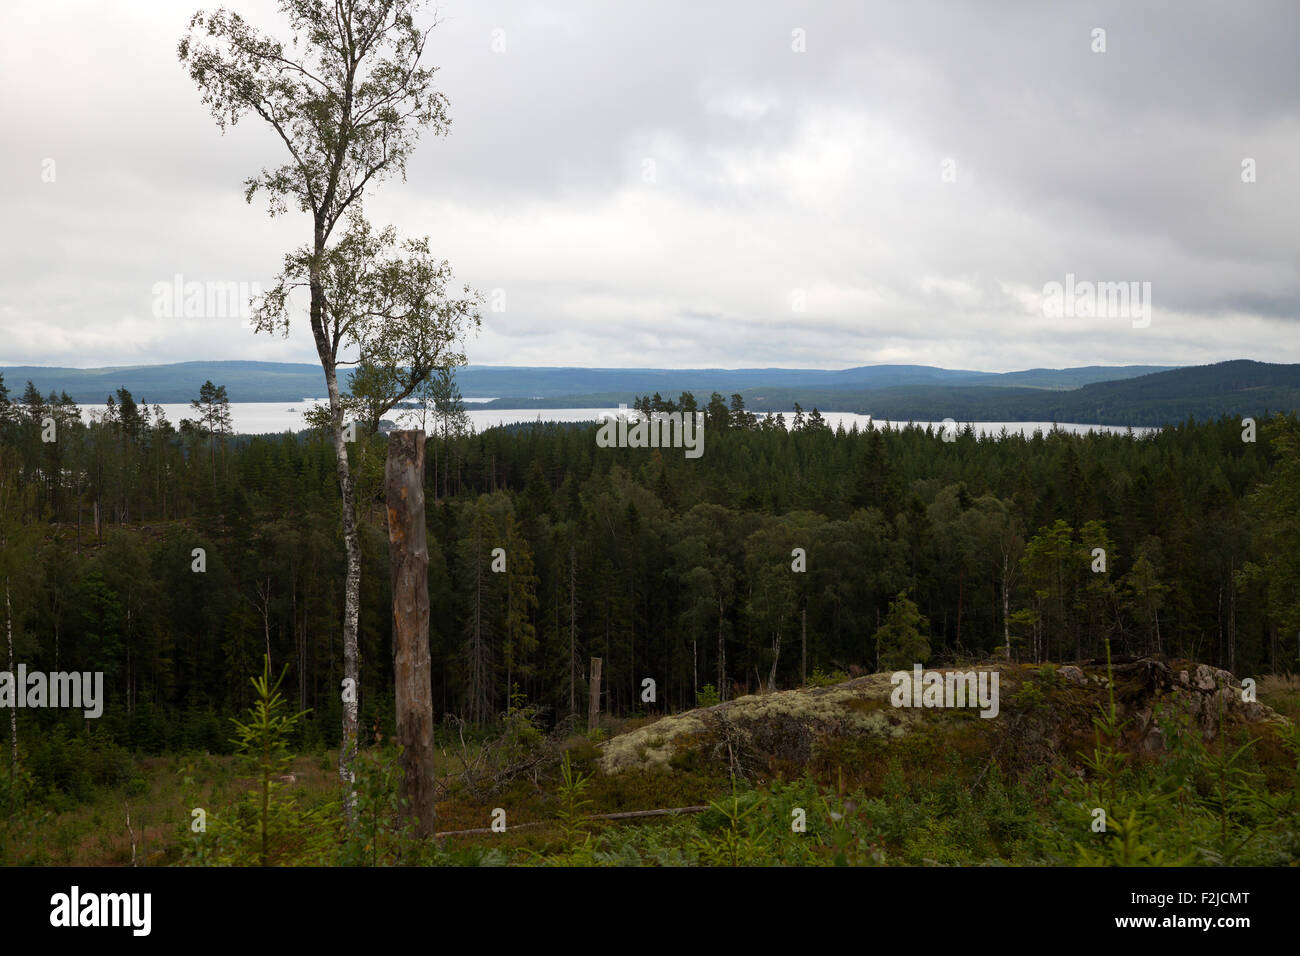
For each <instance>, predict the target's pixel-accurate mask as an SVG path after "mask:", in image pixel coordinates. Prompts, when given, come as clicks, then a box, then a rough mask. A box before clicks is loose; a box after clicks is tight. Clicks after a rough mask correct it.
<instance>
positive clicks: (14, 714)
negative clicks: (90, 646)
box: [5, 576, 26, 784]
mask: <svg viewBox="0 0 1300 956" xmlns="http://www.w3.org/2000/svg"><path fill="white" fill-rule="evenodd" d="M5 626H6V629H7V630H8V632H9V673H10V674H12V675H13V679H14V680H17V679H18V671H17V669H16V668H15V666H14V608H13V605H12V604H10V603H9V578H8V576H6V577H5ZM25 690H26V688H22V687H20V688H18V693H20V694H21V693H24V692H25ZM9 750H10V767H11V774H12V776H11V777H10V781H11V782H12V783H15V784H16V783H17V782H18V707H17V702H16V701H15V705H14V706H13V707H10V708H9Z"/></svg>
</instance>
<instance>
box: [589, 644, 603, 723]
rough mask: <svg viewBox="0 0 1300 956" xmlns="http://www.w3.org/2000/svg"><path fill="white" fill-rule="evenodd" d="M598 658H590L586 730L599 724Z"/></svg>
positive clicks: (599, 662)
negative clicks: (589, 686) (589, 691)
mask: <svg viewBox="0 0 1300 956" xmlns="http://www.w3.org/2000/svg"><path fill="white" fill-rule="evenodd" d="M600 664H601V661H600V658H599V657H593V658H592V659H591V693H590V697H589V700H588V702H587V732H588V733H590V732H591V731H593V730H595V729H596V728H597V727H598V726H600Z"/></svg>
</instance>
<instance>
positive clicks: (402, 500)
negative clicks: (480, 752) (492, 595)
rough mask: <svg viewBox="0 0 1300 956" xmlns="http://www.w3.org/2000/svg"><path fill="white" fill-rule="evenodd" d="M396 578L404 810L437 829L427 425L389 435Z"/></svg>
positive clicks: (424, 833) (421, 825) (426, 829)
mask: <svg viewBox="0 0 1300 956" xmlns="http://www.w3.org/2000/svg"><path fill="white" fill-rule="evenodd" d="M385 494H386V497H387V501H388V556H389V562H390V564H391V566H392V582H393V670H394V676H395V678H396V692H397V742H398V744H399V745H400V746H401V748H402V756H401V761H402V782H401V788H400V791H399V792H400V794H401V797H402V799H403V810H402V812H403V814H404V815H405V816H406V818H407V819H411V818H414V820H415V823H416V833H417V834H418V835H419V836H421V837H428V836H432V835H433V833H434V829H435V827H434V824H435V822H436V819H435V811H434V771H433V699H432V696H431V695H432V683H431V681H430V665H429V549H428V545H427V543H426V540H425V528H424V432H422V431H394V432H391V433H389V436H388V463H387V468H386V471H385Z"/></svg>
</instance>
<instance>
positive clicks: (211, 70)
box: [177, 0, 476, 820]
mask: <svg viewBox="0 0 1300 956" xmlns="http://www.w3.org/2000/svg"><path fill="white" fill-rule="evenodd" d="M278 6H279V11H280V14H281V16H282V18H283V19H284V20H285V21H286V22H287V24H288V27H289V30H290V32H291V34H292V39H291V41H290V43H289V45H288V46H286V45H285V44H284V43H283V42H282V41H281V40H279V39H277V38H276V37H274V36H271V35H269V34H267V33H265V32H263V31H262V30H260V29H258V28H257V27H255V26H253V25H252V24H250V23H249V22H247V21H246V20H244V19H243V18H242V17H241V16H240V15H239V14H238V13H234V12H232V11H229V10H226V9H224V8H223V9H218V10H216V11H214V12H210V13H209V12H203V11H200V12H198V13H196V14H195V15H194V17H193V18H192V19H191V21H190V27H189V30H188V32H187V33H186V35H185V36H184V37H182V39H181V40H180V43H179V46H178V49H177V53H178V56H179V58H180V61H181V63H182V64H183V65H184V66H185V67H186V68H187V69H188V70H189V73H190V77H191V78H192V79H193V80H194V82H195V84H196V85H197V86H198V88H199V90H200V91H201V93H202V96H203V102H204V104H205V105H206V106H207V107H208V108H209V109H210V110H211V112H212V115H213V117H214V118H215V119H216V121H217V124H218V126H220V127H221V129H222V130H223V132H224V131H225V129H226V128H227V127H228V126H233V125H234V124H236V123H238V122H239V120H240V119H243V118H245V117H247V116H249V115H253V116H256V117H257V118H259V119H261V120H262V121H263V122H264V123H266V124H267V126H269V127H270V129H271V131H273V132H274V134H275V136H276V137H277V138H278V139H279V141H280V143H281V145H282V146H283V147H284V149H285V150H286V151H287V153H288V157H287V159H286V161H285V162H284V163H283V164H282V165H279V166H273V167H267V168H263V169H262V170H261V171H260V172H259V173H257V174H256V175H253V176H250V177H249V178H248V179H247V180H246V181H245V183H244V187H245V188H244V193H245V199H246V200H248V201H249V202H251V201H252V200H253V198H254V196H256V195H257V194H259V193H262V194H264V195H265V197H266V198H267V200H268V206H269V212H270V214H271V216H272V217H277V216H281V215H285V214H286V213H288V211H289V209H290V206H291V205H292V206H294V207H296V208H297V209H298V210H299V211H300V212H302V213H305V214H307V215H308V216H310V218H311V237H310V241H309V242H308V243H307V244H306V245H304V246H303V247H302V248H301V249H299V250H298V251H297V252H295V253H292V254H291V255H290V256H288V257H287V258H286V264H285V271H284V274H283V276H282V278H281V281H280V283H279V284H277V286H276V287H275V288H274V289H273V290H272V291H271V292H270V293H268V294H267V297H266V299H265V300H264V301H263V303H262V306H261V307H259V310H258V312H257V314H256V316H255V327H256V328H257V330H258V331H281V332H282V333H283V334H286V335H287V334H288V329H289V308H288V298H287V297H288V293H289V291H290V290H291V289H292V288H293V287H295V286H296V285H299V284H302V285H305V286H306V288H307V290H308V293H309V297H310V298H309V306H308V320H309V323H310V326H311V332H312V338H313V340H314V342H315V345H316V352H317V355H318V356H319V358H320V363H321V367H322V369H323V370H324V373H325V384H326V390H327V393H328V396H329V412H330V430H331V433H332V436H333V440H334V448H335V461H336V468H337V472H338V481H339V490H340V494H341V497H342V504H343V507H342V524H343V539H344V545H345V549H346V553H347V574H346V582H345V587H344V611H343V676H344V679H345V680H351V681H353V682H354V683H353V684H352V686H353V687H357V686H358V683H357V681H358V677H359V651H358V642H357V622H358V617H359V608H360V593H361V547H360V539H359V535H358V531H357V515H356V502H355V497H354V494H353V480H352V471H351V468H350V465H349V461H348V450H347V444H346V442H345V441H344V426H345V422H344V412H345V406H344V395H343V393H342V391H341V389H340V385H339V380H338V367H339V365H341V364H346V361H347V358H348V356H350V355H352V356H356V357H355V358H353V359H352V361H354V362H357V363H359V364H361V365H362V366H363V368H366V369H368V370H370V371H372V372H373V370H375V369H380V370H388V371H392V370H394V369H402V370H403V371H402V372H398V373H395V377H389V378H387V379H385V378H384V376H383V375H382V374H381V375H380V376H379V382H378V384H377V385H376V384H375V380H374V379H373V378H372V379H370V380H369V381H370V384H371V386H372V391H374V390H375V389H377V390H379V391H383V389H384V388H388V389H389V390H388V392H387V393H386V394H387V395H389V396H401V395H402V393H403V392H404V391H405V392H406V394H410V391H408V390H407V388H408V386H409V389H410V390H412V391H413V390H414V389H415V388H418V386H419V384H420V383H421V382H422V381H423V378H424V377H427V375H428V366H427V365H425V364H424V360H425V359H427V358H428V356H429V355H430V354H431V353H430V352H429V351H427V350H425V351H421V348H419V347H417V348H416V349H415V351H416V352H417V353H418V354H417V355H416V361H414V362H412V361H410V359H409V353H411V351H412V348H411V346H412V340H411V338H410V337H408V336H407V335H406V333H399V334H397V335H394V334H393V333H392V329H391V327H390V324H389V320H391V319H392V318H393V317H394V314H395V313H399V312H400V313H401V314H403V315H405V316H406V317H408V318H413V319H415V320H417V321H415V322H413V326H419V325H421V324H422V320H430V319H431V318H433V317H436V316H444V317H445V315H446V312H445V311H444V307H445V308H446V309H449V310H450V311H452V312H455V311H456V306H455V305H450V306H447V305H446V304H445V303H438V302H436V299H437V293H438V292H439V291H440V289H430V288H428V287H425V288H421V287H420V281H421V278H423V279H429V270H438V269H440V267H439V266H437V265H436V264H434V263H433V260H431V259H430V258H429V257H428V256H427V248H424V249H421V248H415V249H412V250H408V251H410V252H411V255H410V256H409V257H406V258H405V259H403V257H400V256H390V257H387V258H384V256H383V253H384V252H385V250H386V249H388V248H390V247H391V246H392V244H393V242H392V236H391V233H389V232H382V233H378V234H376V233H375V232H373V231H372V230H370V229H369V227H368V224H367V223H366V222H365V220H364V217H363V216H362V214H361V202H362V199H363V197H364V195H365V193H366V190H367V189H368V188H369V187H373V186H375V185H378V184H379V183H380V182H382V181H383V180H385V179H387V178H389V177H391V176H393V175H395V174H401V175H403V177H404V176H405V170H406V163H407V160H408V158H409V157H410V155H411V152H412V150H413V149H414V147H415V143H416V140H417V139H418V136H419V134H420V132H421V131H422V130H425V129H431V130H432V131H433V132H434V133H435V134H445V133H446V132H447V130H448V127H449V119H448V115H447V99H446V97H445V96H444V95H443V94H442V93H440V92H437V91H436V90H434V88H433V76H434V72H435V68H433V67H429V66H427V65H424V64H422V62H421V61H422V58H423V55H424V51H425V44H426V42H427V40H428V37H429V33H430V31H431V30H432V29H433V26H434V25H436V24H435V23H430V25H429V26H428V27H427V28H423V27H421V26H419V25H417V22H416V18H417V14H418V13H419V8H420V3H419V0H334V2H329V3H327V2H324V0H280V2H279V5H278ZM345 220H346V222H347V225H346V226H345V230H346V235H345V236H343V238H342V239H341V240H339V241H338V242H337V243H336V244H335V245H333V246H331V244H330V243H331V239H332V238H333V237H334V233H335V230H336V229H337V228H338V227H339V226H340V224H341V223H344V222H345ZM376 256H378V257H379V258H380V259H383V262H382V263H376V261H375V257H376ZM444 275H445V273H444ZM404 279H406V280H411V281H409V282H406V281H402V280H404ZM362 280H364V281H362ZM359 281H361V284H362V285H363V286H364V285H366V284H371V285H375V286H378V287H380V288H386V289H388V290H390V291H392V292H393V293H394V294H393V297H392V299H390V300H389V301H387V302H386V303H385V304H384V305H383V306H382V307H380V308H379V309H378V310H377V311H375V310H371V309H368V308H367V309H364V310H362V309H360V308H359V307H358V303H359V302H362V301H365V300H364V297H363V294H362V290H361V289H359V288H358V285H357V283H358V282H359ZM435 284H436V283H435ZM475 318H476V317H475ZM423 324H424V325H425V327H426V328H427V327H428V324H429V323H428V321H424V322H423ZM408 331H409V327H408ZM417 338H418V336H417ZM433 344H434V343H432V342H425V343H424V345H425V346H431V345H433ZM403 375H405V376H406V377H405V379H404V380H403V379H402V376H403ZM394 400H395V401H396V400H400V399H394ZM379 404H382V402H380V403H378V404H377V403H374V402H370V407H369V411H370V413H371V415H373V414H374V411H375V408H377V407H378V405H379ZM390 407H391V406H390ZM356 746H357V698H356V695H355V694H352V695H347V697H346V698H345V701H344V705H343V742H342V747H341V748H340V752H339V776H340V779H341V780H342V782H343V786H344V808H345V814H346V816H347V818H348V819H349V820H351V819H352V817H353V807H354V799H353V787H354V781H355V777H354V771H353V764H354V761H355V756H356Z"/></svg>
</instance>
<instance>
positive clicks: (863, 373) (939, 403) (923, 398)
mask: <svg viewBox="0 0 1300 956" xmlns="http://www.w3.org/2000/svg"><path fill="white" fill-rule="evenodd" d="M1153 370H1155V371H1153ZM0 376H3V381H4V382H5V384H6V385H7V386H8V387H9V389H10V391H11V392H17V393H21V391H22V389H23V386H24V384H25V383H26V382H27V381H29V380H30V381H33V382H34V383H35V384H36V387H37V389H38V390H39V391H40V392H41V393H42V394H43V395H47V394H49V393H50V392H51V391H54V392H56V393H62V392H67V393H68V395H69V396H70V397H71V398H72V400H73V401H75V402H81V403H83V404H88V403H98V402H103V401H104V400H105V397H106V396H107V395H109V394H110V393H112V392H114V391H116V390H117V389H118V388H121V387H125V388H127V389H129V390H130V391H131V392H132V394H133V395H134V396H135V397H136V398H137V399H144V400H146V401H148V402H162V403H168V402H188V401H190V400H191V399H192V398H194V397H195V396H196V395H197V394H198V389H199V386H200V385H202V384H203V382H204V381H208V380H211V381H212V382H215V383H217V384H219V385H225V386H226V390H227V394H228V395H229V397H230V400H231V401H234V402H299V401H301V400H302V399H304V398H308V397H313V396H319V395H322V394H323V393H324V377H323V375H322V373H321V370H320V369H319V368H317V367H316V366H313V365H305V364H297V365H295V364H288V363H279V362H183V363H179V364H174V365H141V366H123V367H117V368H101V369H57V368H41V367H36V366H17V367H9V368H0ZM456 378H457V384H458V386H459V387H460V389H461V392H462V394H463V395H465V396H466V397H467V398H475V397H492V398H494V399H495V400H494V401H491V402H488V403H486V404H484V405H482V406H480V407H484V408H608V407H612V406H615V405H618V404H619V403H627V404H631V403H632V402H633V401H634V400H635V399H636V398H637V397H638V396H641V395H650V394H653V393H659V394H660V395H662V396H663V397H664V398H665V399H667V400H673V399H676V398H678V397H679V396H680V394H681V393H682V392H687V391H689V392H691V393H693V394H694V395H695V397H696V399H697V400H698V401H699V402H700V403H701V405H703V404H704V403H705V402H707V400H708V396H709V395H710V394H711V393H712V392H715V391H716V392H718V393H719V394H722V395H723V396H724V397H727V398H729V397H730V396H731V395H733V394H739V395H741V397H742V398H743V399H744V402H745V406H746V407H747V408H748V409H749V410H751V411H756V412H765V411H789V410H790V409H791V408H793V407H794V404H795V403H796V402H797V403H798V404H799V405H801V406H802V407H803V408H805V409H811V408H814V407H815V408H818V409H820V410H821V411H841V412H858V413H860V414H867V415H872V416H874V417H875V418H877V419H888V420H891V421H908V420H912V421H941V420H943V419H945V418H952V419H955V420H957V421H963V422H964V421H1056V422H1081V423H1088V424H1101V425H1134V426H1144V425H1149V426H1155V425H1168V424H1172V423H1174V422H1180V421H1186V420H1187V419H1188V418H1194V419H1196V420H1198V421H1207V420H1212V419H1216V418H1219V417H1220V416H1223V415H1229V416H1237V417H1242V416H1254V417H1259V416H1262V415H1264V414H1266V413H1267V412H1274V411H1283V412H1285V411H1291V410H1294V409H1297V408H1300V365H1274V364H1270V363H1267V362H1253V361H1247V360H1244V359H1243V360H1236V361H1231V362H1221V363H1219V364H1217V365H1199V366H1191V367H1187V368H1174V369H1167V368H1163V367H1161V366H1123V367H1120V366H1110V367H1108V366H1089V367H1086V368H1074V369H1029V370H1026V371H1022V372H1006V373H996V374H995V373H989V372H970V371H961V370H952V369H941V368H933V367H930V366H923V365H872V366H863V367H861V368H852V369H843V370H839V371H829V370H823V369H779V368H778V369H584V368H540V367H539V368H524V367H518V368H515V367H507V366H468V367H466V368H462V369H459V370H458V371H457V373H456Z"/></svg>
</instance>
